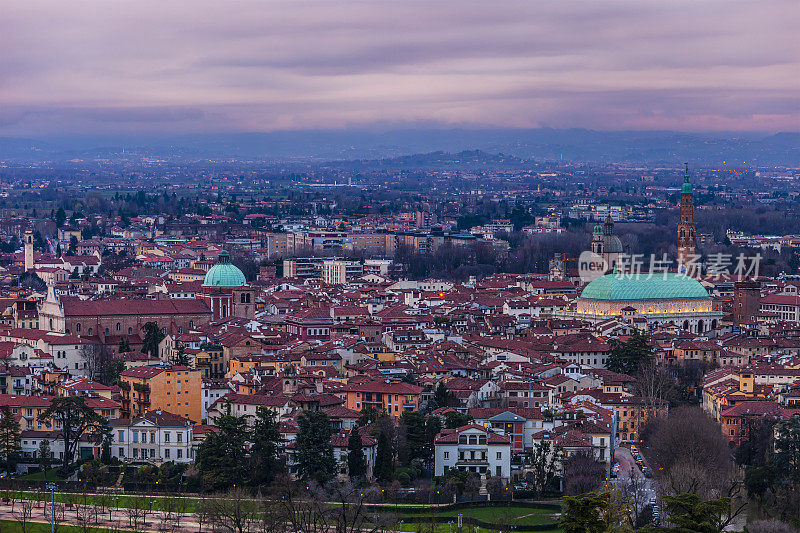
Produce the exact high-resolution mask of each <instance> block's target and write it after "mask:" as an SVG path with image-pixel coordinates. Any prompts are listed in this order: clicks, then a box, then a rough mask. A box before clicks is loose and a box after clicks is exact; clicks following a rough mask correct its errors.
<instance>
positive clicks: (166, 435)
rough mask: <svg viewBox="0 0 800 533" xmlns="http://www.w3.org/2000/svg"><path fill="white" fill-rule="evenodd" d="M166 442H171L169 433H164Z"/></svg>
mask: <svg viewBox="0 0 800 533" xmlns="http://www.w3.org/2000/svg"><path fill="white" fill-rule="evenodd" d="M164 442H169V431H166V432H164Z"/></svg>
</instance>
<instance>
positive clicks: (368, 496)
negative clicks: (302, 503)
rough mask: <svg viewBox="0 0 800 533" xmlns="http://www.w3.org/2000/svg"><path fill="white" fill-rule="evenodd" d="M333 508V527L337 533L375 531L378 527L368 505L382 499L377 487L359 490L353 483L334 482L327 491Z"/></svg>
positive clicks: (326, 493)
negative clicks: (333, 503)
mask: <svg viewBox="0 0 800 533" xmlns="http://www.w3.org/2000/svg"><path fill="white" fill-rule="evenodd" d="M325 495H326V496H327V500H328V501H330V502H335V505H333V506H332V515H333V516H332V518H333V519H332V525H333V526H334V527H335V531H336V532H337V533H357V532H365V531H374V530H375V528H376V527H377V525H376V524H375V522H374V521H373V520H372V516H370V513H369V512H368V507H367V503H368V502H371V501H378V500H379V499H380V489H378V488H377V487H366V488H359V487H358V486H357V485H354V484H353V483H350V482H347V483H341V484H339V483H336V482H332V483H330V484H329V485H328V487H327V490H326V491H325Z"/></svg>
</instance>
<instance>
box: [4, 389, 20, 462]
mask: <svg viewBox="0 0 800 533" xmlns="http://www.w3.org/2000/svg"><path fill="white" fill-rule="evenodd" d="M1 415H2V418H0V461H2V467H3V469H4V470H5V471H6V472H9V473H10V472H13V471H15V470H16V469H17V458H19V454H20V452H21V451H22V448H21V447H20V436H21V435H22V430H21V429H20V427H19V422H18V421H17V420H16V418H14V414H13V413H12V412H11V408H10V407H9V406H7V405H4V406H3V408H2V412H1Z"/></svg>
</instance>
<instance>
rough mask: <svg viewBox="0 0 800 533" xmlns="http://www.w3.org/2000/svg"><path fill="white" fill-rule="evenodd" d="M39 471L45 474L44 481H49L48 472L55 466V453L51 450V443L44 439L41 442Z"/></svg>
mask: <svg viewBox="0 0 800 533" xmlns="http://www.w3.org/2000/svg"><path fill="white" fill-rule="evenodd" d="M38 455H39V470H41V471H42V472H43V473H44V480H45V481H47V471H48V470H50V467H51V466H53V452H52V451H51V450H50V441H49V440H47V439H42V440H41V442H39V452H38Z"/></svg>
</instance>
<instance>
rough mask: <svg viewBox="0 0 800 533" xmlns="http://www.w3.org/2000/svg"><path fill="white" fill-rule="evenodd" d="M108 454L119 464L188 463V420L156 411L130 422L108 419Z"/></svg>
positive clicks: (190, 448)
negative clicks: (109, 425)
mask: <svg viewBox="0 0 800 533" xmlns="http://www.w3.org/2000/svg"><path fill="white" fill-rule="evenodd" d="M109 422H110V423H111V427H112V428H113V431H112V437H113V440H112V443H111V455H112V456H113V457H116V458H118V459H119V460H120V461H123V462H141V461H146V462H148V463H154V464H161V463H166V462H169V461H173V462H176V463H191V462H193V461H194V454H193V452H192V428H193V427H194V424H193V423H192V421H191V420H189V419H188V418H184V417H182V416H179V415H175V414H172V413H168V412H166V411H162V410H161V409H158V410H156V411H148V412H146V413H144V414H143V415H141V416H138V417H136V418H134V419H126V418H120V419H117V420H110V421H109Z"/></svg>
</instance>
